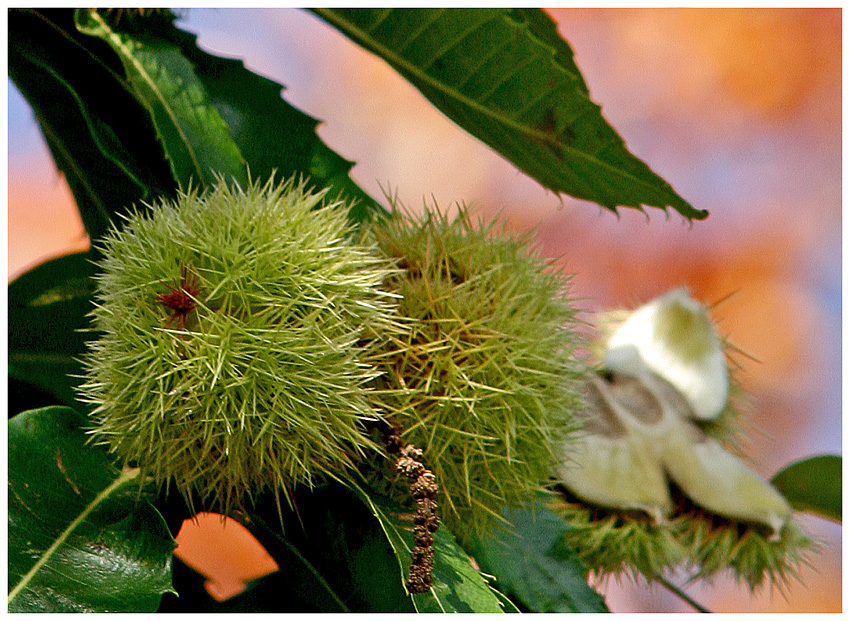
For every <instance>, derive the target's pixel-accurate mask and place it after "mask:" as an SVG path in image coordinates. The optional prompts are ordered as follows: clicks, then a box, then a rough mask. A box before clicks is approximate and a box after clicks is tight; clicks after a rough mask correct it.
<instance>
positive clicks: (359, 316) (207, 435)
mask: <svg viewBox="0 0 850 621" xmlns="http://www.w3.org/2000/svg"><path fill="white" fill-rule="evenodd" d="M323 197H324V193H323V192H319V193H311V192H310V191H309V190H308V188H307V187H306V184H305V183H304V182H300V183H296V182H295V180H289V181H287V182H284V183H279V184H277V185H275V183H274V182H273V180H269V181H268V182H267V183H266V184H265V185H260V184H259V183H254V184H253V185H252V186H251V187H248V188H247V189H245V190H243V189H241V188H239V187H237V186H231V185H228V184H226V183H225V182H224V181H223V180H220V181H219V183H218V184H217V185H216V186H215V187H214V188H212V189H210V190H208V191H206V192H203V193H202V192H198V191H190V192H188V193H182V194H180V195H179V196H178V198H177V200H176V202H174V203H172V202H166V201H163V202H162V203H161V204H159V205H156V206H152V207H151V208H150V212H149V213H146V214H142V213H136V214H134V215H132V216H131V217H129V218H128V219H127V222H126V223H125V225H124V227H123V229H122V230H120V231H114V232H113V233H112V234H111V235H109V236H108V237H107V238H106V240H105V241H104V243H103V254H104V257H105V258H104V260H103V264H102V267H103V273H102V274H101V275H100V276H99V278H98V302H97V308H96V309H95V311H94V313H93V315H94V327H95V329H96V330H98V331H101V332H102V336H101V337H100V339H99V340H97V341H96V342H95V343H94V344H93V345H92V347H91V352H90V353H89V354H88V356H87V357H86V359H85V366H86V373H87V381H86V383H85V384H84V385H83V386H82V389H81V391H82V396H83V398H84V399H85V400H86V401H88V402H90V403H92V404H93V405H94V406H95V408H94V411H93V421H94V428H93V429H92V430H91V433H92V437H93V439H94V440H95V441H96V442H98V443H100V444H104V445H106V446H107V447H108V448H109V450H111V451H114V452H115V453H117V454H118V456H119V457H120V458H121V459H122V460H123V461H124V462H126V463H133V464H137V465H139V466H140V467H141V468H142V469H143V470H144V472H145V474H146V475H148V476H150V477H152V478H153V479H154V480H155V481H156V482H158V483H160V484H168V483H169V481H174V482H175V483H176V485H177V487H178V488H179V489H180V491H181V492H183V493H184V494H185V496H186V497H187V499H190V502H191V498H192V497H198V498H200V499H201V501H202V504H203V506H204V508H205V509H210V510H221V511H223V512H227V511H229V510H230V509H231V508H233V507H234V506H238V505H240V504H241V503H242V502H243V500H245V497H246V496H247V497H249V498H250V497H253V496H255V494H256V493H258V492H259V491H261V490H262V489H264V488H267V487H270V488H272V489H273V490H274V491H275V494H279V493H281V492H283V494H284V495H285V496H286V495H287V490H288V489H291V488H292V487H293V486H295V485H297V484H301V483H303V484H308V485H310V484H312V483H313V482H314V481H315V480H316V479H317V478H322V477H324V476H331V477H335V478H339V477H340V476H342V474H343V472H344V471H345V470H346V469H347V468H349V467H351V465H352V455H355V456H359V458H362V457H363V456H364V455H366V454H369V455H375V454H376V451H378V450H379V447H378V446H376V445H375V443H374V442H373V441H372V440H371V439H370V437H369V435H368V431H367V430H366V428H365V424H366V423H367V422H368V421H374V420H375V419H376V417H377V414H376V412H375V411H374V409H373V408H372V407H371V405H370V402H369V400H368V398H367V392H368V389H369V385H370V384H371V382H372V381H373V380H374V378H375V376H376V370H375V369H374V368H373V367H371V366H370V365H368V364H367V363H365V362H364V359H365V358H366V357H367V356H368V355H369V350H370V348H371V347H375V345H374V343H375V338H374V334H372V332H373V331H375V332H377V331H381V330H382V329H383V327H384V326H388V325H390V324H392V322H393V319H392V318H393V313H392V304H391V296H390V295H388V294H385V293H383V291H382V284H383V282H384V281H385V279H386V278H387V275H388V274H389V273H390V270H389V269H388V268H387V263H386V261H384V260H383V259H380V258H379V256H378V255H377V254H376V252H374V248H369V247H368V246H363V245H359V244H354V243H352V242H351V241H350V237H351V235H350V233H351V230H350V228H349V224H348V222H347V219H346V212H347V208H346V207H345V206H343V205H340V204H338V203H333V204H326V201H325V200H324V198H323ZM187 275H188V278H190V279H191V280H190V283H189V284H188V285H187V283H186V280H187ZM180 291H182V292H183V293H185V294H186V295H188V296H189V297H190V298H191V300H192V303H191V304H190V305H189V306H190V308H191V310H190V311H189V312H186V313H184V314H183V315H182V316H177V317H175V314H174V313H173V312H172V310H171V308H169V307H168V306H167V305H165V304H164V303H163V302H162V298H163V296H167V295H169V293H170V294H171V295H172V296H173V295H175V292H180ZM181 295H182V294H181ZM158 296H159V297H158ZM287 498H288V496H287Z"/></svg>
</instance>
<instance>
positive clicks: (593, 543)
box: [550, 490, 816, 591]
mask: <svg viewBox="0 0 850 621" xmlns="http://www.w3.org/2000/svg"><path fill="white" fill-rule="evenodd" d="M561 491H562V492H563V491H564V490H561ZM550 508H552V510H553V511H555V512H556V513H558V514H559V515H561V516H563V517H564V519H565V521H566V522H567V523H568V524H569V525H570V528H569V530H567V532H566V533H565V535H564V540H565V541H566V543H567V544H569V545H570V546H572V547H573V548H574V549H575V550H576V553H577V554H578V556H579V557H580V558H581V559H582V560H583V561H584V562H585V563H586V564H587V565H588V567H590V568H591V569H592V570H593V571H595V572H596V573H597V574H598V575H600V576H607V575H627V576H630V577H631V578H632V579H636V578H637V576H643V577H644V578H646V579H647V580H649V581H650V582H651V581H652V580H655V579H658V578H661V577H663V576H664V574H665V572H668V571H670V570H673V569H675V568H677V567H686V568H688V569H689V570H690V572H691V576H692V580H697V579H711V578H713V577H715V576H717V575H719V574H722V573H726V572H731V573H732V574H733V575H734V576H735V577H736V578H737V579H738V580H740V581H743V582H745V583H746V584H747V585H748V587H749V588H750V589H751V590H753V591H754V590H756V589H757V588H758V587H760V586H763V585H764V584H765V583H768V584H770V585H771V586H772V587H776V588H778V589H779V590H780V591H782V590H784V589H785V588H786V587H787V585H788V584H789V582H790V581H791V580H792V579H795V578H796V577H797V574H798V571H799V567H800V565H801V564H806V563H807V562H808V561H807V554H808V553H809V552H810V551H812V550H813V549H814V548H815V547H816V543H815V542H814V541H813V540H812V539H811V537H809V536H808V535H807V534H806V533H805V532H804V531H803V530H802V529H801V528H800V526H799V525H798V524H797V523H796V522H795V521H794V520H793V519H792V520H790V521H789V522H788V523H787V524H786V525H785V526H784V527H783V529H782V530H781V531H780V533H779V536H778V538H776V539H772V538H771V537H770V536H769V535H768V533H767V531H766V529H764V528H763V527H760V526H757V525H753V524H744V523H741V522H737V521H734V520H730V519H726V518H723V517H721V516H717V515H713V514H710V513H708V512H706V511H704V510H702V509H700V508H698V507H695V506H694V505H693V504H692V503H690V502H688V501H687V500H685V499H683V498H682V497H681V496H680V495H679V496H678V510H677V511H676V513H675V514H674V515H673V517H672V518H671V519H670V520H669V521H667V522H665V523H662V524H654V523H653V522H652V520H651V519H649V517H648V516H647V515H645V514H643V513H641V512H637V511H623V510H617V509H606V508H602V507H594V506H591V505H589V504H587V503H584V502H582V501H580V500H578V499H576V498H575V497H574V496H572V494H570V493H568V492H567V493H565V494H564V496H563V497H561V498H558V499H555V500H553V501H551V502H550Z"/></svg>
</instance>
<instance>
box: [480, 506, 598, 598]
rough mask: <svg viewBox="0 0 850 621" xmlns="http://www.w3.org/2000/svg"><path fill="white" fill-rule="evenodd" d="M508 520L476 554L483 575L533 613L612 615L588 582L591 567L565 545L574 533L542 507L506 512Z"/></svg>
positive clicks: (556, 516) (482, 543) (486, 540)
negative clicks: (567, 536)
mask: <svg viewBox="0 0 850 621" xmlns="http://www.w3.org/2000/svg"><path fill="white" fill-rule="evenodd" d="M505 518H506V519H507V521H508V524H506V525H505V526H504V527H503V528H500V529H499V530H497V531H495V532H493V533H492V534H491V535H490V536H489V537H487V538H486V539H475V540H473V542H472V543H471V549H470V551H471V552H472V554H473V556H474V557H475V560H476V561H477V562H478V565H479V566H480V567H481V571H483V572H484V573H487V574H491V575H493V576H494V577H495V578H496V586H497V587H498V588H499V590H501V591H502V592H504V593H506V594H508V595H510V596H511V597H513V598H514V599H516V600H517V601H519V602H521V603H522V605H523V606H525V607H526V608H527V609H529V610H531V611H532V612H608V608H607V606H605V601H604V600H603V598H602V596H601V595H599V593H597V592H596V591H594V590H593V589H592V588H591V587H590V586H589V585H588V583H587V574H588V568H587V566H586V565H585V564H584V563H583V562H582V561H581V560H580V559H579V558H578V557H577V556H576V555H575V554H574V553H573V552H572V550H570V549H568V548H566V546H564V545H563V544H562V541H563V534H564V531H565V530H567V529H568V528H569V526H568V525H567V523H566V522H565V521H564V519H563V518H561V517H560V516H559V515H557V514H555V513H553V512H552V511H550V510H549V509H547V508H546V507H545V506H543V505H542V504H541V503H538V504H537V505H535V506H533V507H527V508H516V509H509V510H506V511H505Z"/></svg>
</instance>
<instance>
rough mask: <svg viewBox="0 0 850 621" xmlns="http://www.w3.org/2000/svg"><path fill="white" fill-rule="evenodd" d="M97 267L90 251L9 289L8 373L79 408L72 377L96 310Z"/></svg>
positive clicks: (59, 261)
mask: <svg viewBox="0 0 850 621" xmlns="http://www.w3.org/2000/svg"><path fill="white" fill-rule="evenodd" d="M95 271H96V268H95V266H94V264H93V263H92V262H91V255H90V254H89V253H86V252H82V253H77V254H71V255H67V256H64V257H59V258H57V259H52V260H50V261H47V262H45V263H43V264H41V265H39V266H38V267H36V268H34V269H32V270H30V271H29V272H26V273H25V274H22V275H21V276H19V277H18V278H16V279H15V280H14V281H12V282H11V283H10V284H9V374H10V375H11V376H12V377H14V378H16V379H19V380H22V381H26V382H28V383H30V384H35V385H36V386H39V387H41V388H44V389H45V390H48V391H49V392H51V393H52V394H53V395H55V396H56V397H57V398H58V399H60V400H61V401H62V402H63V403H65V404H67V405H73V404H75V403H76V401H75V394H74V387H75V386H76V385H77V384H78V383H79V380H78V379H76V378H75V377H73V376H74V375H79V374H80V373H81V372H82V367H81V365H80V363H79V362H78V359H79V356H81V355H82V354H83V352H84V351H85V349H86V341H87V340H88V339H91V338H93V337H94V336H95V334H94V333H93V332H86V331H84V330H86V328H87V327H88V325H89V321H88V317H87V316H86V315H87V313H88V312H89V311H91V310H92V308H93V307H92V297H93V295H94V280H93V279H92V276H93V275H94V274H95Z"/></svg>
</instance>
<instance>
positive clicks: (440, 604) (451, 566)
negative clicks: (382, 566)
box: [363, 494, 504, 613]
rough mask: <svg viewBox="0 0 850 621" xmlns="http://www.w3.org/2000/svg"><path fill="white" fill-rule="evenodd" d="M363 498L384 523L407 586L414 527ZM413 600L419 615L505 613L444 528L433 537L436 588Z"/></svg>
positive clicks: (389, 509) (383, 506) (379, 503)
mask: <svg viewBox="0 0 850 621" xmlns="http://www.w3.org/2000/svg"><path fill="white" fill-rule="evenodd" d="M363 497H364V500H365V501H366V502H367V504H369V506H370V507H371V508H372V511H373V512H374V514H375V516H377V518H378V520H379V521H380V522H381V526H382V527H383V529H384V531H385V532H386V534H387V538H388V539H389V541H390V544H391V545H392V547H393V550H394V551H395V554H396V556H397V557H398V561H399V564H400V568H401V575H400V576H399V577H400V579H401V580H402V581H403V582H406V580H407V576H408V574H409V573H410V553H411V551H412V550H413V523H412V522H411V521H410V520H405V519H404V518H402V517H401V516H400V514H399V513H398V512H397V511H395V510H394V509H393V508H392V507H390V506H389V505H388V504H386V503H384V502H383V501H381V500H379V499H377V498H371V497H369V496H366V495H365V494H363ZM412 597H413V603H414V605H415V606H416V611H417V612H420V613H422V612H429V613H435V612H490V613H493V612H504V611H503V610H502V604H501V602H500V599H499V597H498V596H497V595H496V593H495V592H494V591H493V589H492V588H491V587H490V586H489V585H488V584H487V582H486V581H485V580H484V577H483V576H482V575H481V574H480V573H479V572H478V571H477V570H476V569H475V568H474V567H473V566H472V563H471V561H470V559H469V556H468V555H467V554H466V553H465V552H464V551H463V550H462V549H461V548H460V546H458V545H457V542H456V541H455V540H454V537H453V536H452V534H451V533H450V532H449V531H448V530H447V529H446V528H445V527H444V526H440V528H439V529H437V532H436V533H434V573H433V587H432V588H431V590H430V591H429V592H428V593H414V594H412Z"/></svg>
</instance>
